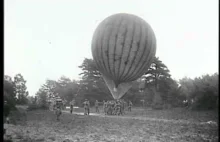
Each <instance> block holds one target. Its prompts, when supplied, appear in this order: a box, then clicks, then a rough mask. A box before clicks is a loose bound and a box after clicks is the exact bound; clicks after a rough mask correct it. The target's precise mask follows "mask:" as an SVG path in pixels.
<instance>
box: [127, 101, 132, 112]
mask: <svg viewBox="0 0 220 142" xmlns="http://www.w3.org/2000/svg"><path fill="white" fill-rule="evenodd" d="M131 107H132V102H131V101H129V103H128V111H131Z"/></svg>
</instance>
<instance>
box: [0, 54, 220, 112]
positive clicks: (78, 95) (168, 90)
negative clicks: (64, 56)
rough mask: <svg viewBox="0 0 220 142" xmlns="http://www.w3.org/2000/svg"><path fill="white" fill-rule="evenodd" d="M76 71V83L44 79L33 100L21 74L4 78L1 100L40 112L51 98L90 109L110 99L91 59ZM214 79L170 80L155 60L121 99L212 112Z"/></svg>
mask: <svg viewBox="0 0 220 142" xmlns="http://www.w3.org/2000/svg"><path fill="white" fill-rule="evenodd" d="M79 68H81V69H82V73H81V74H80V76H81V79H80V80H71V79H70V78H68V77H65V76H61V77H60V79H58V80H50V79H48V80H46V82H45V84H43V85H42V86H41V88H39V90H38V92H37V93H36V94H35V97H31V96H30V97H29V96H28V91H26V89H27V88H26V85H25V83H26V81H25V80H24V78H23V76H22V75H21V74H17V75H16V76H15V77H14V81H13V80H12V78H11V77H10V76H7V75H5V78H4V99H5V100H6V101H7V102H8V104H9V105H10V106H11V107H14V106H15V104H27V102H28V103H29V105H30V104H31V105H32V106H33V107H34V106H36V105H37V106H38V107H41V108H48V100H49V99H50V98H51V97H53V96H55V95H59V96H60V97H61V98H62V99H63V100H65V101H66V103H67V104H69V103H70V102H71V101H72V100H75V102H76V103H75V105H77V106H82V102H83V101H84V100H85V99H89V100H90V103H91V105H94V102H95V100H98V101H99V102H102V101H103V100H111V99H113V97H112V95H111V93H110V91H109V89H108V87H107V86H106V84H105V82H104V80H103V78H102V76H101V74H100V72H99V71H98V69H97V67H96V65H95V63H94V61H93V60H92V59H87V58H86V59H84V61H83V63H82V64H81V65H80V66H79ZM218 77H219V75H218V73H215V74H213V75H203V76H201V77H197V78H194V79H191V78H187V77H185V78H182V79H180V80H179V81H176V80H174V79H173V78H172V77H171V74H170V71H169V69H168V67H167V66H166V65H165V64H164V63H163V62H162V61H161V60H159V58H156V57H155V58H154V61H153V62H152V64H151V66H150V68H149V69H148V70H147V71H146V73H145V74H144V75H143V76H142V77H141V78H139V79H138V80H136V81H134V82H133V86H132V88H131V89H130V90H129V91H128V92H127V93H126V94H125V95H124V96H123V97H122V99H124V100H126V101H128V100H131V101H132V103H133V105H135V106H145V107H152V108H155V109H162V108H168V109H169V108H170V107H183V106H186V107H187V108H190V109H202V110H205V109H216V108H218V100H219V96H218V92H219V90H218Z"/></svg>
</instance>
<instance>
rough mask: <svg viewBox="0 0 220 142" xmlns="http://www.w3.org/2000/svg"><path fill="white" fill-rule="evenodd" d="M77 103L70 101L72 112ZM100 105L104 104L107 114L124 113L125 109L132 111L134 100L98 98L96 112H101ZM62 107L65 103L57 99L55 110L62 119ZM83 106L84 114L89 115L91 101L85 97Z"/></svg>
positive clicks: (95, 104)
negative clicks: (102, 99) (101, 100)
mask: <svg viewBox="0 0 220 142" xmlns="http://www.w3.org/2000/svg"><path fill="white" fill-rule="evenodd" d="M74 105H75V101H74V100H73V101H71V102H70V113H73V107H74ZM100 105H102V106H103V112H104V114H105V115H124V114H125V110H126V109H127V110H128V111H131V108H132V105H133V104H132V102H131V101H128V102H126V101H124V100H108V101H105V100H104V101H103V102H99V101H98V100H96V101H95V103H94V107H95V112H96V113H100V110H99V109H100ZM62 108H63V103H62V102H61V101H57V102H56V103H55V105H54V106H53V110H54V112H55V114H56V118H57V120H59V119H60V116H61V114H62ZM83 108H84V115H89V114H90V102H89V100H87V99H85V101H84V102H83Z"/></svg>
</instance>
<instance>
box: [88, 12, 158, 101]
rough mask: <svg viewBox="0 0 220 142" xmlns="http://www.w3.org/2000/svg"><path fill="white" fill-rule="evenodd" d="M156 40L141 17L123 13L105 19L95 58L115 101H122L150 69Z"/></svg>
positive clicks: (98, 33) (95, 40) (98, 30)
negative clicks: (133, 83)
mask: <svg viewBox="0 0 220 142" xmlns="http://www.w3.org/2000/svg"><path fill="white" fill-rule="evenodd" d="M155 54H156V37H155V34H154V32H153V30H152V28H151V27H150V25H149V24H148V23H147V22H145V21H144V20H143V19H141V18H140V17H138V16H135V15H132V14H125V13H119V14H115V15H112V16H109V17H107V18H106V19H104V20H103V21H102V22H101V23H100V24H99V25H98V27H97V28H96V30H95V32H94V35H93V38H92V56H93V59H94V61H95V63H96V66H97V68H98V70H99V71H100V72H101V74H102V76H103V78H104V81H105V83H106V85H107V86H108V88H109V90H110V92H111V94H112V96H113V98H114V99H120V98H121V97H122V96H123V95H124V94H125V93H126V92H127V91H128V90H129V89H130V88H131V86H132V82H133V81H135V80H137V79H138V78H140V77H141V76H142V75H143V74H144V73H145V72H146V71H147V69H148V68H149V66H150V64H151V63H152V60H153V57H154V56H155Z"/></svg>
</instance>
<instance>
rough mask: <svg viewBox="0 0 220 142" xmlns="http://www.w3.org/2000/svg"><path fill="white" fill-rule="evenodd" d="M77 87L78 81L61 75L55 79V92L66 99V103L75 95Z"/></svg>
mask: <svg viewBox="0 0 220 142" xmlns="http://www.w3.org/2000/svg"><path fill="white" fill-rule="evenodd" d="M78 88H79V85H78V82H77V81H75V80H71V79H69V78H68V77H65V76H61V78H60V79H59V80H58V81H57V89H56V90H57V93H58V94H59V96H60V97H61V98H62V99H64V100H67V102H68V103H69V102H71V101H72V100H73V99H74V98H75V97H76V94H77V91H78Z"/></svg>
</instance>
